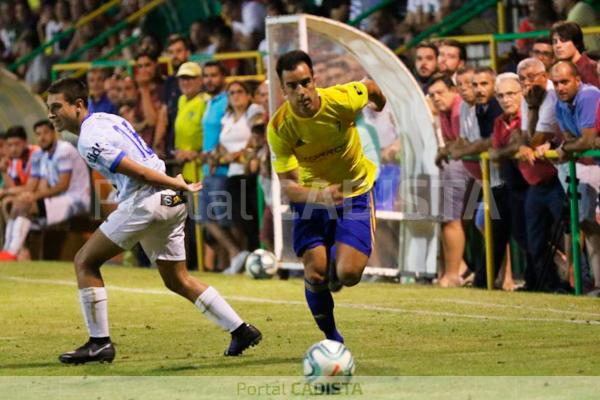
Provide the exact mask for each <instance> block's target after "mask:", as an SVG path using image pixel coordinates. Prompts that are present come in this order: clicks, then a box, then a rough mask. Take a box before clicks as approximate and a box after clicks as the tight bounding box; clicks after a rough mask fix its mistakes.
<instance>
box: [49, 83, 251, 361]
mask: <svg viewBox="0 0 600 400" xmlns="http://www.w3.org/2000/svg"><path fill="white" fill-rule="evenodd" d="M87 97H88V93H87V88H86V87H85V85H84V84H83V83H82V82H80V81H78V80H76V79H72V78H65V79H61V80H58V81H56V82H54V83H53V84H52V85H51V86H50V88H49V89H48V99H47V104H48V117H49V119H50V121H52V123H53V124H54V126H55V127H56V129H57V130H59V131H60V130H63V129H66V130H68V131H70V132H73V133H75V134H77V135H78V136H79V142H78V150H79V153H80V154H81V156H82V157H83V158H84V160H85V161H86V162H87V164H88V165H89V166H90V167H92V168H93V169H95V170H97V171H99V172H100V173H101V174H102V175H104V176H105V177H106V178H107V179H109V180H110V181H111V183H112V184H113V185H114V186H115V187H116V189H117V192H118V195H117V202H118V203H119V205H118V207H117V209H116V210H115V211H114V212H113V213H112V214H110V215H109V216H108V218H107V219H106V221H104V223H103V224H102V225H101V226H100V228H98V230H96V232H94V234H93V235H92V237H90V239H89V240H88V241H87V243H86V244H85V245H84V246H83V247H82V248H81V250H79V252H78V253H77V255H76V256H75V271H76V275H77V283H78V287H79V298H80V303H81V309H82V312H83V316H84V319H85V323H86V325H87V328H88V332H89V336H90V338H89V341H88V342H87V343H85V344H84V345H83V346H81V347H79V348H78V349H76V350H74V351H70V352H67V353H64V354H62V355H61V356H60V357H59V359H60V361H61V362H63V363H69V364H81V363H85V362H88V361H100V362H103V361H108V362H111V361H112V360H113V359H114V357H115V348H114V346H113V344H112V342H111V340H110V336H109V330H108V311H107V295H106V289H105V288H104V281H103V279H102V275H101V274H100V267H101V266H102V264H103V263H104V262H106V261H107V260H109V259H111V258H112V257H114V256H116V255H117V254H120V253H121V252H123V250H125V249H129V248H131V247H132V246H133V245H134V244H136V243H137V242H139V243H140V244H141V245H142V247H143V249H144V251H145V252H146V254H147V255H148V257H149V258H150V259H151V260H152V261H156V264H157V265H158V270H159V272H160V275H161V277H162V279H163V281H164V283H165V285H166V286H167V287H168V288H169V289H170V290H172V291H173V292H175V293H177V294H179V295H181V296H182V297H185V298H186V299H188V300H189V301H191V302H192V303H194V304H195V305H196V307H197V308H198V309H199V310H200V311H201V312H202V313H203V314H204V315H205V316H206V317H207V318H208V319H210V320H211V321H213V322H215V323H216V324H218V325H219V326H220V327H221V328H223V329H225V330H228V331H229V332H230V333H231V343H230V345H229V348H228V349H227V350H226V351H225V355H229V356H236V355H239V354H241V353H242V352H243V351H244V350H246V349H247V348H248V347H250V346H254V345H255V344H257V343H258V342H259V341H260V340H261V338H262V335H261V333H260V331H259V330H258V329H256V328H255V327H254V326H252V325H250V324H247V323H245V322H244V321H242V319H241V318H240V317H239V316H238V315H237V313H236V312H235V311H234V310H233V308H231V306H230V305H229V304H228V303H227V302H226V301H225V299H223V297H221V295H220V294H219V292H217V290H216V289H215V288H213V287H212V286H208V285H206V284H204V283H202V282H200V281H198V280H197V279H195V278H193V277H191V276H190V275H189V274H188V272H187V268H186V265H185V246H184V231H183V230H184V222H185V219H186V217H187V209H186V206H185V204H184V199H185V197H184V195H183V194H182V192H197V191H199V190H200V189H201V187H202V184H200V183H192V184H188V183H186V182H185V181H184V180H183V177H182V176H181V175H178V176H177V177H176V178H173V177H170V176H168V175H166V174H165V164H164V162H163V161H162V160H160V159H159V158H158V157H157V156H156V154H154V152H153V151H152V149H151V148H149V147H148V146H147V145H146V144H145V143H144V142H143V140H142V139H141V138H140V137H139V136H138V134H137V133H136V132H135V131H134V129H133V127H132V126H131V124H129V122H127V121H126V120H125V119H123V118H121V117H119V116H116V115H112V114H105V113H95V114H89V115H88V112H87Z"/></svg>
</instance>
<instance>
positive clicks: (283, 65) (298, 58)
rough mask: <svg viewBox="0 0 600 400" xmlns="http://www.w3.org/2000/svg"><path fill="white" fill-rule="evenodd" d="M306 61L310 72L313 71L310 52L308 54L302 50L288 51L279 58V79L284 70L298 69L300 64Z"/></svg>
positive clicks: (277, 68) (277, 67)
mask: <svg viewBox="0 0 600 400" xmlns="http://www.w3.org/2000/svg"><path fill="white" fill-rule="evenodd" d="M302 63H305V64H306V65H308V69H310V73H311V75H312V73H313V63H312V60H311V58H310V56H309V55H308V54H306V53H305V52H304V51H302V50H292V51H288V52H287V53H285V54H284V55H282V56H281V57H279V59H278V60H277V66H276V67H275V69H276V70H277V76H278V77H279V80H281V76H282V75H283V71H293V70H294V69H296V66H297V65H298V64H302Z"/></svg>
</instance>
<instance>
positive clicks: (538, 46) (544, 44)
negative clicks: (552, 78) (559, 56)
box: [530, 37, 556, 72]
mask: <svg viewBox="0 0 600 400" xmlns="http://www.w3.org/2000/svg"><path fill="white" fill-rule="evenodd" d="M530 56H531V57H534V58H537V59H538V60H540V61H541V62H543V63H544V67H546V71H548V72H550V67H552V65H554V62H555V60H556V59H555V58H554V50H553V49H552V40H551V39H549V38H547V37H542V38H537V39H535V41H534V42H533V47H532V48H531V53H530Z"/></svg>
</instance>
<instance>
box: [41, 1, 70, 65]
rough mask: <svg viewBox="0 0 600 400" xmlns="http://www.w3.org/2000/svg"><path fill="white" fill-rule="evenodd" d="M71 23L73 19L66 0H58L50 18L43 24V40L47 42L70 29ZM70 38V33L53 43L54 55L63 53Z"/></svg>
mask: <svg viewBox="0 0 600 400" xmlns="http://www.w3.org/2000/svg"><path fill="white" fill-rule="evenodd" d="M72 25H73V21H72V20H71V13H70V10H69V6H68V4H67V2H66V1H65V0H58V1H57V2H56V3H55V4H54V10H53V13H52V14H51V18H50V19H49V20H48V22H47V23H46V25H45V28H44V36H42V38H43V41H44V42H47V41H50V40H52V39H53V38H54V37H55V36H57V35H59V34H60V33H62V32H65V31H66V30H67V29H70V28H71V26H72ZM72 38H73V35H72V34H71V35H68V36H66V37H65V38H63V39H61V40H59V41H57V42H56V43H54V46H53V47H52V53H53V54H54V55H56V56H61V55H63V54H64V53H65V51H66V50H67V48H68V47H69V42H70V41H71V39H72Z"/></svg>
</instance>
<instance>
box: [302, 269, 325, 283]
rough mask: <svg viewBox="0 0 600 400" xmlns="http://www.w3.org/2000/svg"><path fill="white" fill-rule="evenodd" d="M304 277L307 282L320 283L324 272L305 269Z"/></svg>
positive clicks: (323, 279)
mask: <svg viewBox="0 0 600 400" xmlns="http://www.w3.org/2000/svg"><path fill="white" fill-rule="evenodd" d="M304 279H306V280H307V281H309V282H314V283H321V282H324V281H325V274H323V273H321V272H318V271H315V270H305V271H304Z"/></svg>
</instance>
